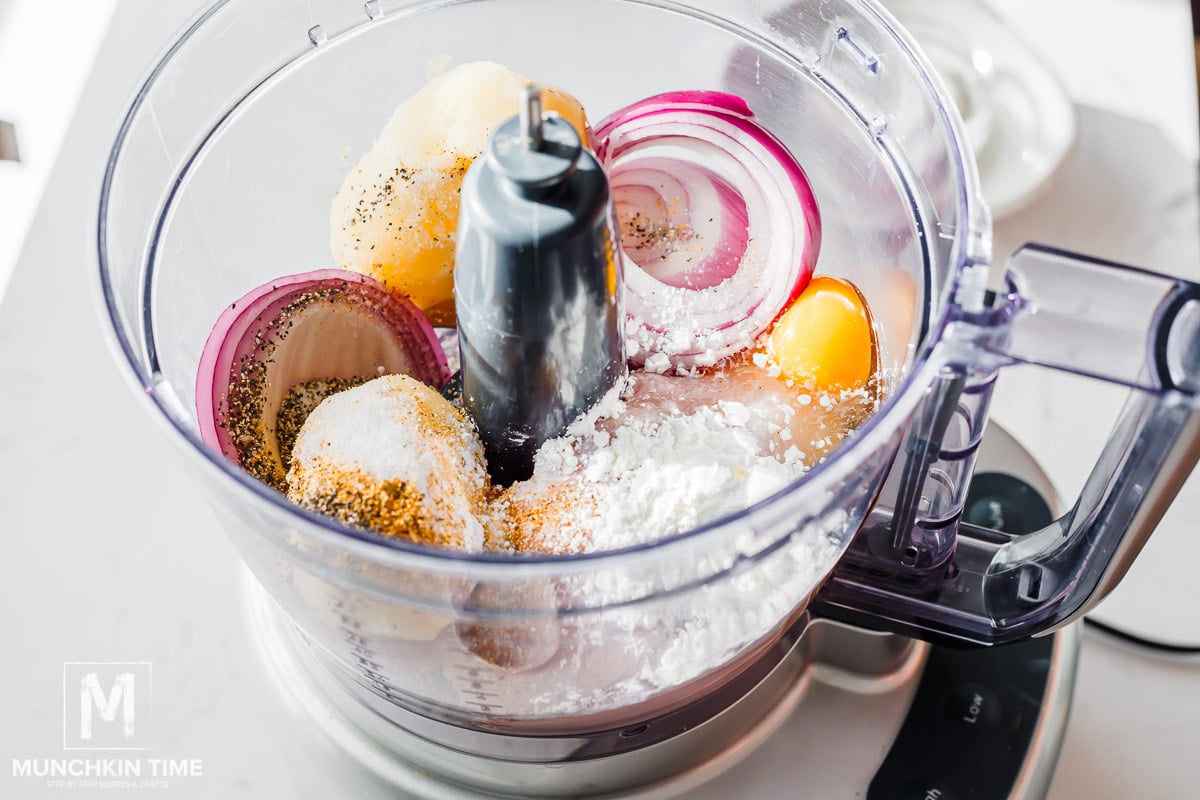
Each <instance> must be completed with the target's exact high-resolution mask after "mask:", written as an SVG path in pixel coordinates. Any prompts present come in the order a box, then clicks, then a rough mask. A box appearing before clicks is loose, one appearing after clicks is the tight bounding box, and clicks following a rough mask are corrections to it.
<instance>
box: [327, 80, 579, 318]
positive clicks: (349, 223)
mask: <svg viewBox="0 0 1200 800" xmlns="http://www.w3.org/2000/svg"><path fill="white" fill-rule="evenodd" d="M529 83H530V81H529V79H528V78H525V77H524V76H523V75H521V74H519V73H517V72H513V71H512V70H511V69H509V68H508V67H505V66H502V65H500V64H496V63H493V62H490V61H479V62H474V63H470V64H463V65H462V66H460V67H457V68H455V69H453V70H450V71H449V72H446V73H444V74H442V75H439V76H438V77H436V78H434V79H433V80H431V81H430V82H429V83H427V84H425V86H424V87H422V88H421V90H420V91H418V92H417V93H416V94H415V95H413V96H412V97H410V98H409V99H408V100H406V101H404V102H403V103H401V104H400V105H399V106H398V107H397V108H396V110H395V111H394V112H393V113H392V118H391V120H389V121H388V124H387V126H386V127H385V128H384V129H383V131H382V133H380V135H379V139H378V140H377V141H376V142H375V145H374V147H372V148H371V149H370V151H368V152H367V154H366V155H364V156H363V157H362V159H361V160H360V161H359V162H358V165H357V166H355V168H354V169H353V171H351V172H350V174H349V175H347V176H346V180H345V181H344V182H343V183H342V188H341V189H340V190H339V191H338V193H337V196H336V197H334V199H333V210H332V213H331V215H330V227H331V236H330V241H331V246H332V249H333V258H334V260H335V262H336V263H337V265H338V266H340V267H342V268H345V269H352V270H355V271H356V272H362V273H365V274H367V275H370V276H372V277H374V278H376V279H378V280H379V281H381V282H383V284H384V285H386V286H387V287H388V288H390V289H392V290H393V291H396V292H399V293H402V294H405V295H407V296H408V297H409V299H411V300H412V301H413V303H415V304H416V305H417V307H418V308H420V309H421V310H422V311H424V312H425V314H426V315H427V316H428V317H429V319H430V321H431V322H433V324H434V325H453V324H454V323H455V315H454V236H455V229H456V228H457V226H458V205H459V190H460V188H461V187H462V180H463V176H464V175H465V174H466V172H467V168H468V167H470V166H471V162H472V161H474V160H475V158H476V157H478V156H479V155H481V154H482V153H483V151H484V149H485V148H486V147H487V142H488V137H489V136H490V135H491V133H492V131H493V130H495V128H496V127H497V126H499V124H500V123H502V122H504V120H506V119H508V118H509V117H511V116H514V115H515V114H516V113H517V110H518V99H519V97H520V92H521V89H523V88H524V87H525V86H527V85H529ZM542 102H543V106H544V107H545V109H546V110H547V111H555V112H558V113H559V114H560V115H562V117H563V118H564V119H565V120H566V121H567V122H569V123H570V124H571V125H572V126H574V127H575V129H576V130H577V131H579V135H580V137H581V138H582V139H583V140H584V141H587V134H586V130H587V120H586V118H585V116H584V112H583V107H582V106H580V105H579V101H577V100H576V99H575V98H573V97H571V96H570V95H568V94H565V93H563V92H560V91H557V90H555V89H549V88H544V89H543V91H542Z"/></svg>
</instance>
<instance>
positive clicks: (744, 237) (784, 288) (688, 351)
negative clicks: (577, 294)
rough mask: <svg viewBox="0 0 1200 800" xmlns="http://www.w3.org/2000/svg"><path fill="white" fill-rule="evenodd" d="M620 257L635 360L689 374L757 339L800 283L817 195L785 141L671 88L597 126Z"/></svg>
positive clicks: (701, 95)
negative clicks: (618, 232) (618, 228)
mask: <svg viewBox="0 0 1200 800" xmlns="http://www.w3.org/2000/svg"><path fill="white" fill-rule="evenodd" d="M596 141H597V143H598V144H597V155H598V157H599V159H600V161H601V163H602V164H603V165H604V166H605V168H606V169H607V171H608V175H609V180H610V182H611V184H612V187H613V198H614V205H615V206H616V207H617V212H618V218H619V220H620V223H621V249H622V252H623V255H624V259H625V264H624V266H625V307H626V312H627V315H628V322H627V328H626V338H627V341H628V342H629V344H630V350H631V355H630V357H631V360H632V361H633V362H634V363H635V364H637V365H644V366H646V367H647V369H654V370H655V371H664V370H666V369H673V370H674V371H676V372H680V373H687V372H691V371H693V370H695V369H696V368H700V367H707V366H711V365H713V364H716V363H718V362H719V361H721V360H723V359H725V358H727V357H729V356H731V355H733V354H735V353H738V352H740V351H741V350H744V349H746V348H747V347H749V346H750V345H752V344H753V343H754V341H755V339H756V338H758V336H759V335H760V334H761V333H763V332H764V331H765V330H767V329H768V328H769V327H770V326H771V323H772V322H774V321H775V319H776V318H778V316H779V315H780V314H781V313H783V311H784V310H785V309H786V308H787V307H788V305H789V304H790V303H791V301H792V300H793V299H795V298H796V297H797V296H798V295H799V294H800V292H801V291H803V290H804V287H805V285H807V283H808V280H809V278H810V276H811V275H812V272H813V268H814V267H815V265H816V260H817V251H818V250H819V248H820V240H821V224H820V214H819V212H818V209H817V201H816V198H815V197H814V195H813V192H812V187H811V186H810V185H809V183H808V179H807V177H806V176H805V174H804V170H803V169H802V168H801V167H800V165H799V164H798V163H797V162H796V159H795V157H794V156H792V154H791V153H790V152H789V151H788V149H787V147H786V146H785V145H784V144H783V143H782V142H781V141H780V140H779V139H778V138H776V137H775V136H774V134H772V133H771V132H769V131H768V130H766V129H765V128H763V127H762V126H761V125H760V124H759V123H758V121H757V120H756V119H755V118H754V114H753V113H752V112H751V111H750V108H749V107H748V106H747V105H746V103H745V101H744V100H742V99H741V98H739V97H736V96H734V95H730V94H725V93H723V92H702V91H696V92H671V93H668V94H662V95H657V96H655V97H651V98H648V99H646V100H643V101H641V102H638V103H634V104H633V105H631V106H628V107H626V108H624V109H621V110H620V111H618V112H616V113H615V114H612V115H611V116H609V117H608V118H607V119H605V120H604V121H603V122H602V123H601V124H600V125H599V126H598V127H597V128H596Z"/></svg>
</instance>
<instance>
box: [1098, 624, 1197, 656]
mask: <svg viewBox="0 0 1200 800" xmlns="http://www.w3.org/2000/svg"><path fill="white" fill-rule="evenodd" d="M1083 622H1084V624H1085V625H1087V626H1088V627H1090V628H1093V629H1095V630H1097V631H1100V632H1101V633H1104V634H1106V635H1108V636H1111V637H1113V638H1114V639H1119V640H1120V641H1122V642H1126V643H1128V644H1132V645H1136V646H1138V647H1145V648H1147V649H1149V650H1154V651H1157V652H1159V653H1169V654H1171V655H1177V656H1180V655H1196V654H1200V645H1190V644H1171V643H1170V642H1160V641H1158V640H1157V639H1147V638H1145V637H1144V636H1138V635H1137V634H1136V633H1130V632H1129V631H1126V630H1122V629H1121V628H1117V627H1114V626H1112V625H1109V624H1108V623H1107V622H1100V621H1099V620H1097V619H1093V618H1091V617H1084V618H1083Z"/></svg>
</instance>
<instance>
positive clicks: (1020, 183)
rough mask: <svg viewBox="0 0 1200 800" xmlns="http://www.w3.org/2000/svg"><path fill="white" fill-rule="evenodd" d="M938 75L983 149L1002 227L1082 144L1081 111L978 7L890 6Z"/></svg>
mask: <svg viewBox="0 0 1200 800" xmlns="http://www.w3.org/2000/svg"><path fill="white" fill-rule="evenodd" d="M885 5H886V6H887V7H888V9H889V10H890V11H891V12H892V13H893V14H895V15H896V18H897V19H898V20H899V21H900V23H901V24H902V25H903V26H904V27H905V28H907V29H908V30H909V32H910V33H912V35H913V37H914V38H915V39H916V40H917V42H918V43H919V44H921V45H922V48H923V49H924V50H925V52H926V55H928V56H929V59H930V61H932V62H933V64H934V66H935V67H937V69H938V71H939V73H941V75H942V77H943V79H944V80H945V82H946V84H947V86H948V88H949V89H950V93H951V94H952V95H953V96H954V99H955V102H956V104H958V106H959V110H960V112H961V113H962V115H963V120H964V122H965V123H966V125H967V135H968V138H969V139H970V141H971V145H972V147H973V148H975V158H976V161H977V162H978V164H979V176H980V179H981V181H982V183H983V195H984V198H985V199H986V200H987V203H988V205H989V206H990V207H991V209H992V214H993V215H994V216H995V217H996V218H997V219H999V218H1000V217H1003V216H1005V215H1007V214H1011V213H1012V212H1014V211H1017V210H1019V209H1021V208H1023V207H1024V206H1026V205H1027V204H1029V203H1030V202H1031V201H1032V200H1034V199H1035V198H1036V197H1037V196H1038V194H1039V192H1040V191H1041V189H1042V188H1044V187H1045V186H1046V185H1047V184H1048V183H1049V182H1050V180H1051V179H1052V178H1053V177H1054V175H1055V173H1056V172H1057V171H1058V168H1059V167H1060V166H1061V165H1062V163H1063V160H1064V159H1065V158H1066V156H1067V153H1069V152H1070V150H1071V147H1072V145H1073V144H1074V142H1075V136H1076V131H1077V126H1076V120H1075V107H1074V105H1073V104H1072V103H1071V100H1070V98H1069V97H1068V96H1067V94H1066V91H1065V90H1064V89H1063V88H1062V85H1061V83H1060V82H1059V80H1058V78H1057V76H1055V74H1054V73H1053V72H1052V71H1051V70H1050V68H1049V67H1047V66H1046V65H1045V63H1044V62H1043V61H1042V59H1041V58H1040V57H1039V56H1038V55H1037V54H1036V53H1035V52H1033V50H1031V49H1030V48H1029V46H1028V45H1026V44H1025V43H1024V42H1023V41H1022V40H1021V39H1020V37H1019V36H1018V35H1017V34H1016V33H1015V32H1014V31H1013V30H1012V29H1011V28H1009V27H1008V25H1007V24H1006V23H1005V22H1004V21H1003V20H1001V19H1000V18H999V17H997V16H996V15H995V14H993V13H992V11H991V10H990V9H988V8H987V7H986V6H984V5H983V4H981V3H980V2H978V0H887V1H886V3H885Z"/></svg>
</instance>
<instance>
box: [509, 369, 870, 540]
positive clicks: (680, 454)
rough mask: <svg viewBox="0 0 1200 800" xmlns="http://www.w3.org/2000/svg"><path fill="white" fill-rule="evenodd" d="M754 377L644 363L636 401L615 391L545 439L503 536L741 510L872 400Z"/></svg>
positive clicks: (555, 535) (615, 535)
mask: <svg viewBox="0 0 1200 800" xmlns="http://www.w3.org/2000/svg"><path fill="white" fill-rule="evenodd" d="M764 386H765V387H768V388H767V389H766V390H761V389H762V388H763V387H764ZM688 387H695V388H693V389H692V394H691V396H689V394H688ZM747 388H748V387H746V386H745V385H743V384H742V383H740V382H739V381H738V380H737V379H730V380H728V381H720V380H711V379H710V380H703V381H698V380H695V379H688V378H669V377H665V376H658V375H646V374H643V375H640V376H638V377H637V378H635V379H633V380H632V386H631V387H628V388H626V390H625V392H624V394H625V395H626V396H627V397H628V398H629V399H628V400H622V398H621V395H620V393H619V392H618V391H617V390H614V391H613V392H610V393H609V395H608V396H607V397H605V399H604V400H603V401H602V402H601V403H599V404H598V405H597V406H596V407H595V408H593V409H592V410H591V411H590V412H589V413H588V414H587V415H586V416H584V417H582V418H581V419H579V420H577V421H576V422H575V423H574V424H573V425H572V426H571V427H570V428H569V429H568V430H567V432H566V434H565V435H563V436H561V437H559V438H557V439H554V440H552V441H549V442H547V443H546V444H545V445H543V447H542V449H541V450H539V451H538V455H537V461H536V469H535V471H534V474H533V477H532V478H530V479H529V480H528V481H525V482H523V483H520V484H517V485H516V486H514V487H512V488H511V489H509V490H508V491H507V492H505V493H504V494H503V495H502V496H501V499H500V501H499V505H501V506H502V507H503V511H504V514H503V515H502V516H498V517H497V518H495V519H493V521H492V530H493V541H494V542H497V543H499V542H502V541H504V539H505V536H506V535H507V537H508V539H509V541H510V545H511V546H512V548H513V549H520V550H526V551H534V552H549V553H577V552H590V551H598V550H614V549H619V548H624V547H631V546H634V545H638V544H644V543H646V542H651V541H654V540H656V539H661V538H663V537H666V536H670V535H672V534H676V533H680V532H683V531H687V530H691V529H694V528H696V527H698V526H700V525H703V524H705V523H708V522H712V521H714V520H717V519H720V518H721V517H725V516H728V515H730V514H734V513H736V512H738V511H741V510H743V509H745V508H748V507H749V506H751V505H753V504H755V503H757V502H759V501H761V500H765V499H766V498H768V497H770V496H772V495H774V494H775V493H777V492H779V491H781V490H783V489H784V488H786V487H787V486H788V485H790V484H792V483H794V482H795V481H796V480H798V479H799V478H801V477H803V475H804V473H805V472H806V471H807V470H808V468H809V466H811V464H813V463H815V462H816V460H817V459H819V458H820V457H822V456H823V455H824V454H825V453H826V452H828V450H830V449H831V448H832V447H833V446H835V445H836V444H837V443H838V442H840V441H841V439H842V438H844V437H845V436H846V435H847V433H848V432H849V431H850V430H851V429H852V427H853V425H851V424H848V421H847V420H848V417H847V415H849V418H855V419H856V416H855V410H861V408H862V407H863V406H864V401H865V395H864V394H862V393H858V394H856V395H854V396H847V397H840V398H837V399H836V401H835V400H834V399H830V398H829V397H828V396H822V397H821V398H820V399H819V401H818V402H812V400H811V398H809V397H808V396H807V395H805V396H804V398H803V399H808V400H809V402H808V403H804V402H802V400H800V399H797V397H794V396H792V395H793V394H796V395H799V394H800V391H799V390H789V389H787V388H786V387H784V386H783V385H782V384H781V383H780V382H778V381H775V380H770V379H769V383H768V382H765V381H764V382H762V384H761V385H758V384H756V385H755V386H753V387H749V388H751V389H760V391H750V392H747V391H745V390H746V389H747ZM733 398H738V399H733ZM798 409H799V410H798ZM503 526H507V529H506V530H501V528H502V527H503Z"/></svg>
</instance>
